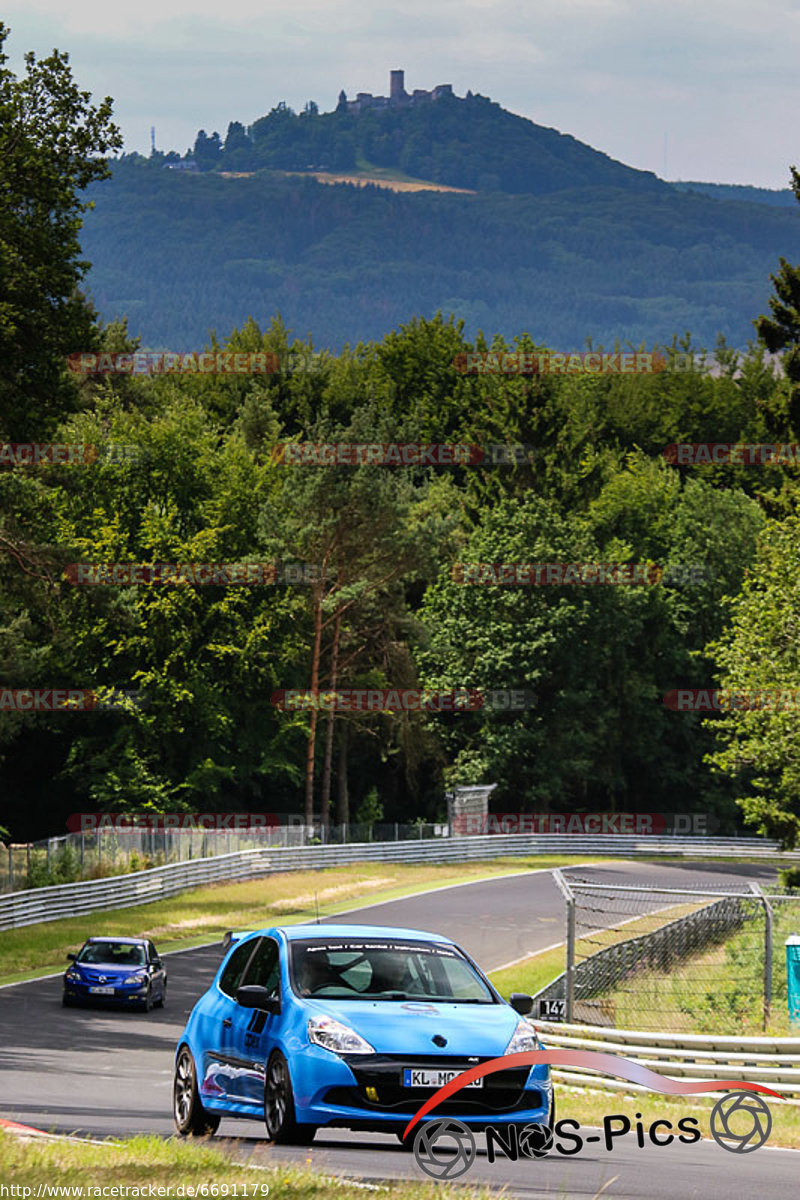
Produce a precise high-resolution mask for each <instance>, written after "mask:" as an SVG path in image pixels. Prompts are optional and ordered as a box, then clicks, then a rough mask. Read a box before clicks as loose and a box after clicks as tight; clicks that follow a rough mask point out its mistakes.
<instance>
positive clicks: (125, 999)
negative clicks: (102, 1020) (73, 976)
mask: <svg viewBox="0 0 800 1200" xmlns="http://www.w3.org/2000/svg"><path fill="white" fill-rule="evenodd" d="M91 986H94V985H91ZM109 986H111V985H109ZM147 988H148V985H147V983H143V984H136V983H130V984H119V985H117V984H114V985H113V991H111V992H93V991H91V990H90V985H89V984H82V983H67V982H66V981H65V983H64V996H65V997H66V999H68V1000H76V1001H78V1002H79V1003H81V1004H92V1003H97V1004H135V1003H138V1004H141V1003H142V1002H143V1001H144V999H145V997H146V996H147Z"/></svg>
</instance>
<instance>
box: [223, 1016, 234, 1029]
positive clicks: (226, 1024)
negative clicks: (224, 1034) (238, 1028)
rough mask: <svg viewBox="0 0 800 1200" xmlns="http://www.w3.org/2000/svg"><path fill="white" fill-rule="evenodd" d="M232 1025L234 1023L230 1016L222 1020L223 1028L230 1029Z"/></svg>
mask: <svg viewBox="0 0 800 1200" xmlns="http://www.w3.org/2000/svg"><path fill="white" fill-rule="evenodd" d="M232 1025H233V1021H232V1020H231V1019H230V1017H226V1018H225V1020H224V1021H223V1022H222V1028H223V1029H230V1028H231V1026H232Z"/></svg>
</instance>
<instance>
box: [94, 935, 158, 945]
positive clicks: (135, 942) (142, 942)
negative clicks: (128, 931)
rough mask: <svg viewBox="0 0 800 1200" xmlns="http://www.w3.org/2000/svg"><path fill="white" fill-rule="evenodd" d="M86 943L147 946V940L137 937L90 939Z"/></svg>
mask: <svg viewBox="0 0 800 1200" xmlns="http://www.w3.org/2000/svg"><path fill="white" fill-rule="evenodd" d="M86 941H87V942H115V943H116V942H127V943H129V944H130V945H131V946H144V945H146V944H147V941H148V939H147V938H137V937H90V938H87V939H86Z"/></svg>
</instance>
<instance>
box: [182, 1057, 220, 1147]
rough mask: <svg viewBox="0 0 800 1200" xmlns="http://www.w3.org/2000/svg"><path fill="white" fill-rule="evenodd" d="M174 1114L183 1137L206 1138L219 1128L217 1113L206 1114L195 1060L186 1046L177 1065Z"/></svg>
mask: <svg viewBox="0 0 800 1200" xmlns="http://www.w3.org/2000/svg"><path fill="white" fill-rule="evenodd" d="M172 1113H173V1117H174V1119H175V1128H176V1129H177V1131H178V1133H179V1134H180V1135H181V1137H190V1136H191V1137H205V1136H206V1135H209V1134H212V1133H216V1131H217V1129H218V1127H219V1121H220V1119H219V1117H218V1116H217V1115H216V1114H215V1113H210V1112H206V1110H205V1109H204V1108H203V1106H202V1104H201V1103H200V1096H199V1094H198V1091H197V1073H196V1072H195V1069H194V1059H193V1058H192V1056H191V1053H190V1052H189V1050H188V1049H187V1048H186V1046H184V1047H183V1049H182V1050H181V1052H180V1054H179V1055H178V1061H177V1062H176V1064H175V1082H174V1085H173V1089H172Z"/></svg>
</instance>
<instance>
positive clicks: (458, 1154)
mask: <svg viewBox="0 0 800 1200" xmlns="http://www.w3.org/2000/svg"><path fill="white" fill-rule="evenodd" d="M636 1117H637V1120H636V1126H635V1135H636V1142H637V1145H638V1146H639V1148H640V1149H643V1148H644V1146H645V1145H646V1140H645V1135H647V1139H648V1140H649V1141H650V1143H652V1145H654V1146H668V1145H670V1144H671V1143H672V1142H674V1141H675V1140H676V1137H677V1141H679V1142H683V1143H685V1144H686V1145H690V1144H691V1143H692V1142H699V1141H700V1138H701V1133H700V1129H699V1127H698V1126H699V1122H698V1119H697V1118H696V1117H682V1118H681V1119H680V1120H679V1121H678V1124H677V1129H678V1130H679V1131H680V1132H678V1134H677V1135H676V1134H675V1133H674V1132H673V1125H672V1122H671V1121H667V1120H665V1119H663V1118H659V1119H658V1120H656V1121H653V1122H652V1123H651V1124H650V1125H649V1126H648V1127H645V1126H644V1125H643V1124H642V1121H641V1119H639V1118H640V1117H641V1114H640V1113H637V1114H636ZM633 1128H634V1127H633V1126H632V1125H631V1121H630V1119H629V1118H628V1117H627V1116H625V1115H624V1114H621V1113H620V1114H613V1115H610V1116H605V1117H603V1125H602V1133H594V1132H592V1133H583V1132H582V1131H581V1126H580V1124H579V1122H578V1121H574V1120H572V1119H571V1118H565V1119H564V1120H562V1121H557V1122H556V1124H555V1126H554V1127H553V1128H552V1129H551V1128H550V1127H549V1126H548V1125H544V1124H542V1123H540V1122H531V1123H529V1124H527V1125H514V1124H508V1125H502V1126H494V1125H489V1126H487V1127H486V1129H485V1130H484V1131H483V1132H484V1134H485V1137H486V1157H487V1160H488V1161H489V1162H490V1163H493V1162H494V1161H495V1159H496V1158H497V1157H498V1156H499V1155H501V1156H502V1157H504V1158H508V1159H510V1160H511V1161H512V1162H518V1161H519V1160H520V1159H521V1158H543V1157H544V1156H545V1155H546V1154H550V1153H551V1152H553V1151H555V1152H556V1153H558V1154H563V1155H565V1156H571V1155H574V1154H578V1153H579V1152H580V1151H581V1150H582V1149H583V1147H584V1145H586V1144H587V1143H589V1142H601V1143H603V1144H604V1145H605V1149H606V1150H611V1149H612V1148H613V1146H614V1142H615V1139H616V1138H619V1137H624V1136H625V1135H627V1134H629V1133H630V1132H631V1131H632V1129H633ZM771 1129H772V1114H771V1113H770V1110H769V1108H768V1107H767V1104H766V1102H765V1101H764V1100H762V1099H761V1097H760V1096H754V1095H753V1094H752V1093H751V1092H733V1093H731V1094H730V1095H727V1096H724V1097H723V1098H722V1099H721V1100H718V1101H717V1103H716V1104H715V1105H714V1107H713V1109H712V1110H711V1136H712V1137H713V1139H714V1141H715V1142H716V1143H717V1145H719V1146H721V1147H722V1148H723V1149H724V1150H729V1151H731V1152H732V1153H734V1154H749V1153H751V1152H752V1151H753V1150H758V1148H759V1147H760V1146H763V1145H764V1143H765V1142H766V1140H767V1138H768V1137H769V1135H770V1131H771ZM477 1153H478V1147H477V1143H476V1140H475V1134H474V1133H473V1132H472V1130H471V1129H469V1128H468V1126H466V1125H465V1124H464V1123H463V1122H462V1121H458V1120H456V1119H455V1117H439V1118H436V1119H434V1120H432V1121H429V1122H427V1123H426V1124H424V1125H421V1126H420V1128H419V1129H418V1130H417V1134H416V1137H415V1138H414V1157H415V1159H416V1160H417V1164H418V1165H419V1167H420V1168H421V1169H422V1170H423V1171H424V1172H425V1174H426V1175H429V1176H430V1177H431V1178H432V1179H436V1180H447V1181H449V1180H453V1179H458V1178H459V1176H461V1175H464V1174H465V1173H466V1172H467V1171H468V1170H469V1169H470V1167H471V1166H472V1164H473V1163H474V1162H475V1158H476V1156H477Z"/></svg>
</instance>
